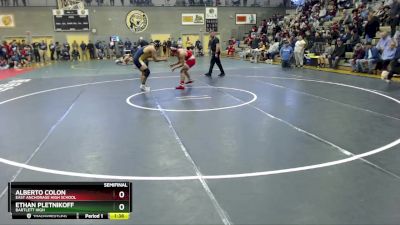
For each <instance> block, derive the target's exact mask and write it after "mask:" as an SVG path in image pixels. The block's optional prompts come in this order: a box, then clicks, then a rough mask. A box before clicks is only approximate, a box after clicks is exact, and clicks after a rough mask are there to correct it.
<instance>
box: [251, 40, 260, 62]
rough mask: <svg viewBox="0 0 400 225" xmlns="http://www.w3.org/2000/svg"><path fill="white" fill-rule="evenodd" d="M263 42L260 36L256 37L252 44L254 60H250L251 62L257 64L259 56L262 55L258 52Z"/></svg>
mask: <svg viewBox="0 0 400 225" xmlns="http://www.w3.org/2000/svg"><path fill="white" fill-rule="evenodd" d="M260 42H261V40H260V37H259V36H256V37H254V39H253V41H252V42H251V44H250V47H251V52H250V53H251V55H252V59H251V60H250V62H253V61H254V62H255V63H257V58H258V55H259V53H260V51H259V50H258V47H259V44H260Z"/></svg>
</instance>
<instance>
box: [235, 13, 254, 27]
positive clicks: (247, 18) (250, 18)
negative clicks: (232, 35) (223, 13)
mask: <svg viewBox="0 0 400 225" xmlns="http://www.w3.org/2000/svg"><path fill="white" fill-rule="evenodd" d="M256 23H257V14H236V24H237V25H241V24H256Z"/></svg>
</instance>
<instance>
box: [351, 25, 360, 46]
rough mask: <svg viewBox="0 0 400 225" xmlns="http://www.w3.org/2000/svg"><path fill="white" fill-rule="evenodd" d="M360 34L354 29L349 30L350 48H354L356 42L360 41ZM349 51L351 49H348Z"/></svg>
mask: <svg viewBox="0 0 400 225" xmlns="http://www.w3.org/2000/svg"><path fill="white" fill-rule="evenodd" d="M360 42H361V40H360V35H359V34H358V32H357V30H356V29H353V30H352V31H351V38H350V45H351V49H353V48H354V46H356V44H358V43H360ZM350 51H351V50H350Z"/></svg>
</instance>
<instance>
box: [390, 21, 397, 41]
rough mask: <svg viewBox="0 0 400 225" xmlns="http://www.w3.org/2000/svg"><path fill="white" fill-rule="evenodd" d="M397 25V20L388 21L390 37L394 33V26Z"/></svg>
mask: <svg viewBox="0 0 400 225" xmlns="http://www.w3.org/2000/svg"><path fill="white" fill-rule="evenodd" d="M397 24H399V18H392V19H391V20H390V35H391V36H392V37H394V34H395V33H396V26H397Z"/></svg>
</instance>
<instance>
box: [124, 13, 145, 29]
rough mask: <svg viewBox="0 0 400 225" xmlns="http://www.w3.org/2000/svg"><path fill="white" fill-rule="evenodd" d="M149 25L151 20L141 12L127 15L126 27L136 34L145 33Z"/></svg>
mask: <svg viewBox="0 0 400 225" xmlns="http://www.w3.org/2000/svg"><path fill="white" fill-rule="evenodd" d="M148 24H149V19H148V17H147V15H146V14H145V13H144V12H143V11H141V10H132V11H130V12H129V13H128V15H126V26H128V28H129V29H130V30H131V31H132V32H134V33H140V32H143V31H144V30H146V28H147V25H148Z"/></svg>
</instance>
